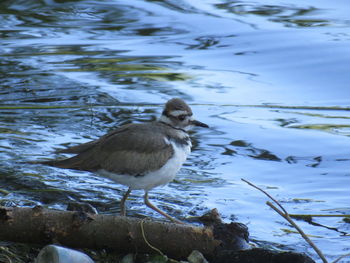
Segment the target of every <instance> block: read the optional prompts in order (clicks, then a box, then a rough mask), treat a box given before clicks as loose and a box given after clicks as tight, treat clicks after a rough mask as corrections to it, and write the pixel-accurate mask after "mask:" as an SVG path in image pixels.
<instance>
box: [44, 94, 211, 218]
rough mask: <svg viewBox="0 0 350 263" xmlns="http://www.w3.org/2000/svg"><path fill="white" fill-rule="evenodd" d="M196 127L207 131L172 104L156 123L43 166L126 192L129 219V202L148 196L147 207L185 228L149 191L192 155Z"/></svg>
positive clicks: (182, 106)
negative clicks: (86, 174)
mask: <svg viewBox="0 0 350 263" xmlns="http://www.w3.org/2000/svg"><path fill="white" fill-rule="evenodd" d="M193 126H200V127H208V125H206V124H204V123H202V122H200V121H197V120H195V119H194V118H193V116H192V110H191V108H190V107H189V106H188V105H187V104H186V103H185V102H184V101H183V100H181V99H178V98H174V99H171V100H169V101H168V102H167V103H166V104H165V107H164V110H163V112H162V115H161V116H160V118H159V119H158V120H157V121H155V122H149V123H142V124H135V123H134V124H126V125H123V126H121V127H119V128H117V129H115V130H113V131H111V132H109V133H107V134H106V135H104V136H102V137H101V138H99V139H97V140H95V141H91V142H87V143H84V144H81V145H78V146H74V147H71V148H68V149H65V150H62V151H60V152H65V153H73V154H76V155H75V156H73V157H71V158H68V159H64V160H52V161H46V162H42V163H44V164H46V165H51V166H55V167H59V168H66V169H75V170H83V171H90V172H94V173H96V174H97V175H100V176H103V177H107V178H109V179H111V180H112V181H114V182H117V183H119V184H122V185H126V186H128V187H129V188H128V190H127V191H126V193H125V195H124V196H123V198H122V200H121V203H120V213H121V215H123V216H125V214H126V209H125V201H126V199H127V198H128V196H129V194H130V192H131V191H132V190H136V189H143V190H144V191H145V195H144V202H145V204H146V205H147V206H148V207H150V208H152V209H153V210H155V211H157V212H158V213H160V214H161V215H163V216H165V217H166V218H168V219H170V220H171V221H173V222H176V223H182V222H181V221H179V220H176V219H174V218H172V217H171V216H169V215H168V214H166V213H165V212H164V211H162V210H160V209H159V208H157V207H156V206H154V205H153V204H152V203H151V202H150V201H149V200H148V191H149V190H151V189H152V188H154V187H157V186H160V185H165V184H167V183H169V182H170V181H172V180H173V179H174V177H175V175H176V173H177V172H178V171H179V169H180V168H181V166H182V164H183V163H184V162H185V160H186V158H187V156H188V155H189V153H190V152H191V146H192V144H191V140H190V138H189V135H188V133H187V131H188V130H189V129H190V128H191V127H193Z"/></svg>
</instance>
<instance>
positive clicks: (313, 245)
mask: <svg viewBox="0 0 350 263" xmlns="http://www.w3.org/2000/svg"><path fill="white" fill-rule="evenodd" d="M241 180H242V181H243V182H246V183H247V184H249V185H250V186H252V187H254V188H255V189H258V190H259V191H261V192H262V193H264V194H265V195H266V196H267V197H269V198H270V199H271V200H272V201H274V202H275V203H276V204H277V205H278V206H279V207H280V208H281V210H282V211H281V210H279V209H278V208H277V207H275V206H274V205H273V204H272V203H271V202H269V201H267V202H266V204H267V205H268V206H270V207H271V208H272V209H273V210H275V211H276V212H277V213H278V214H279V215H280V216H282V217H283V218H284V219H286V220H287V221H288V222H289V223H290V224H291V225H292V226H293V227H294V228H295V229H296V230H297V231H298V232H299V234H300V235H301V236H302V237H303V238H304V240H305V241H306V242H307V243H308V244H309V245H310V246H311V247H312V248H313V249H314V250H315V252H316V253H317V255H318V256H319V257H320V258H321V260H322V261H323V262H324V263H328V261H327V259H326V258H325V257H324V255H323V254H322V252H321V251H320V250H319V249H318V247H317V246H316V245H315V244H314V243H313V242H312V241H311V239H310V238H309V237H308V236H307V235H306V234H305V233H304V231H303V230H302V229H301V228H300V227H299V226H298V225H297V224H296V223H295V222H294V221H293V219H292V218H290V216H289V214H288V212H287V210H286V209H284V207H283V206H282V205H281V204H280V203H279V202H278V201H277V200H276V199H275V198H273V197H272V196H271V195H270V194H269V193H267V192H266V191H264V190H262V189H261V188H260V187H258V186H256V185H254V184H253V183H251V182H249V181H247V180H245V179H241Z"/></svg>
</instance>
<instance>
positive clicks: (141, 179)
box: [99, 141, 192, 190]
mask: <svg viewBox="0 0 350 263" xmlns="http://www.w3.org/2000/svg"><path fill="white" fill-rule="evenodd" d="M169 143H170V144H171V145H172V147H173V149H174V154H173V156H172V157H171V158H170V159H169V160H168V161H167V162H166V163H165V164H164V165H163V166H162V167H161V168H160V169H159V170H157V171H152V172H149V173H147V174H145V175H143V176H132V175H122V174H114V173H111V172H108V171H106V170H100V171H99V174H100V175H102V176H104V177H107V178H110V179H111V180H113V181H115V182H117V183H119V184H123V185H126V186H129V187H130V188H131V189H144V190H150V189H152V188H154V187H157V186H160V185H165V184H167V183H169V182H171V181H172V180H174V178H175V176H176V173H177V172H178V171H179V170H180V168H181V166H182V164H183V163H184V162H185V161H186V158H187V156H188V155H189V154H190V152H191V146H192V144H191V142H190V141H189V143H188V145H178V144H176V143H175V142H174V141H169Z"/></svg>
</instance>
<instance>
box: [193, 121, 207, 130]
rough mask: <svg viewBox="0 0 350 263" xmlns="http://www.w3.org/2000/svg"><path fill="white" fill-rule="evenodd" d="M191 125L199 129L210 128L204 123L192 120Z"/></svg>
mask: <svg viewBox="0 0 350 263" xmlns="http://www.w3.org/2000/svg"><path fill="white" fill-rule="evenodd" d="M191 124H192V125H195V126H199V127H204V128H209V126H208V125H207V124H205V123H203V122H200V121H197V120H191Z"/></svg>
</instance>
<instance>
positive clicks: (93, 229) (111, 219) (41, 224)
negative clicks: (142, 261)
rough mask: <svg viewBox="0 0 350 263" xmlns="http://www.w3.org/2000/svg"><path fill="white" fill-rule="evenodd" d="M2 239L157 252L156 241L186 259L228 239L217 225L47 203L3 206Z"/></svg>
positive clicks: (159, 246)
mask: <svg viewBox="0 0 350 263" xmlns="http://www.w3.org/2000/svg"><path fill="white" fill-rule="evenodd" d="M231 224H232V223H231ZM223 225H225V224H223ZM229 228H230V227H229ZM231 228H232V227H231ZM218 229H219V230H220V231H221V232H224V233H225V234H226V236H227V234H228V233H227V231H226V230H225V228H224V230H223V228H222V226H220V227H219V228H218ZM220 231H219V232H220ZM226 239H227V238H226ZM244 239H245V238H241V237H240V235H239V234H238V236H232V237H230V238H229V240H230V241H229V242H231V243H232V242H233V243H234V244H233V246H235V247H236V248H235V249H237V248H241V247H244V246H245V244H244V243H245V240H244ZM0 240H2V241H12V242H21V243H35V244H43V245H45V244H52V243H56V244H60V245H63V246H67V247H71V248H90V249H111V250H115V251H118V252H120V253H129V252H133V253H135V252H136V253H157V252H156V251H155V250H154V248H152V246H153V247H155V248H157V249H159V250H160V251H162V253H164V254H165V255H167V256H169V257H171V258H177V259H179V258H186V257H187V256H188V255H189V254H190V253H191V251H193V250H199V251H200V252H202V253H203V254H204V255H205V256H207V257H211V256H213V255H214V253H215V251H217V250H218V249H219V248H220V247H225V249H226V247H227V245H224V244H223V243H224V242H225V241H223V240H220V238H218V236H217V234H216V233H215V227H214V228H213V227H198V226H192V225H179V224H173V223H165V222H157V221H151V220H141V219H138V218H130V217H121V216H111V215H95V214H87V213H85V212H74V211H58V210H49V209H44V208H42V207H34V208H19V207H15V208H9V207H0ZM150 244H151V246H150Z"/></svg>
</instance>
